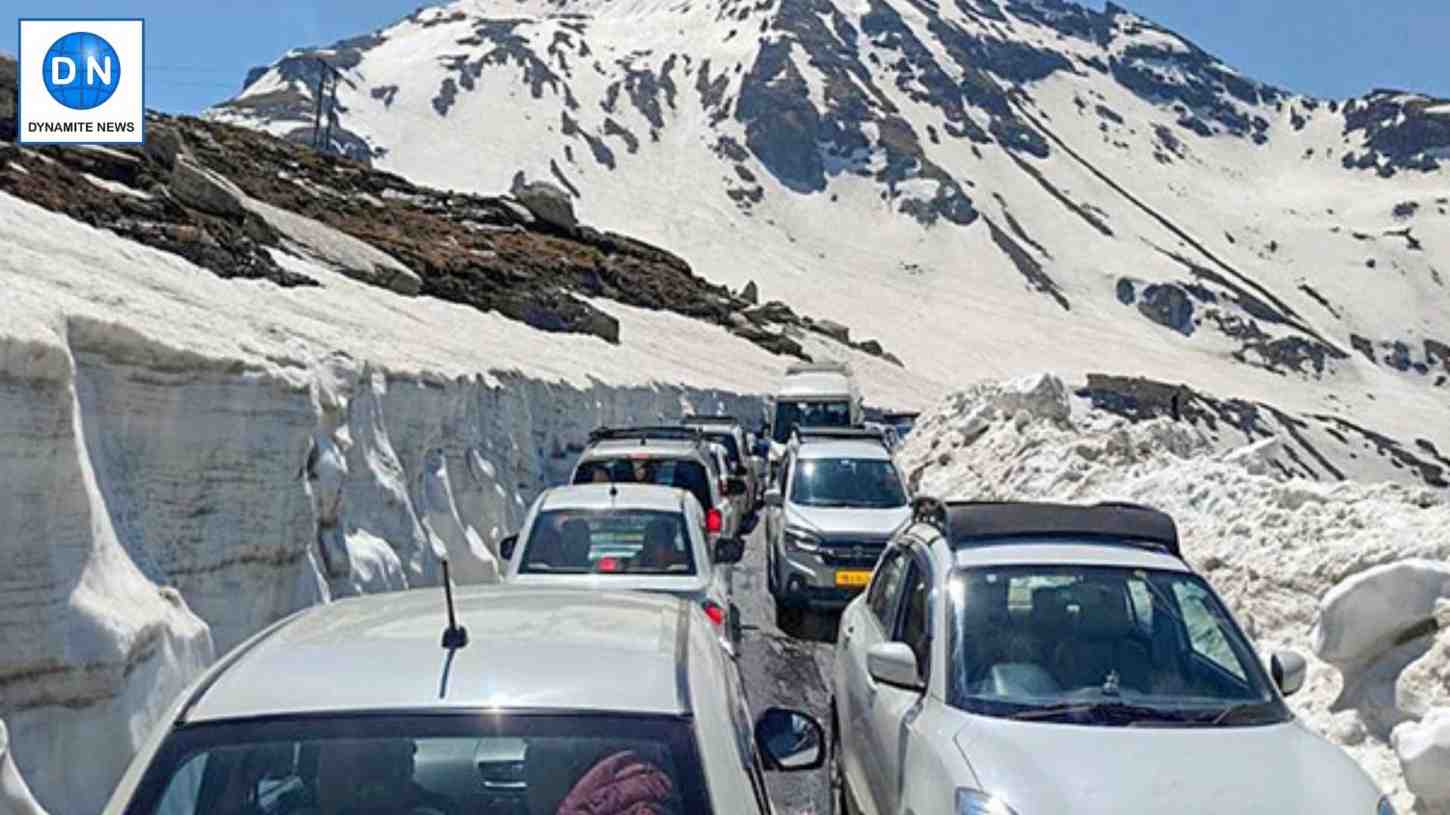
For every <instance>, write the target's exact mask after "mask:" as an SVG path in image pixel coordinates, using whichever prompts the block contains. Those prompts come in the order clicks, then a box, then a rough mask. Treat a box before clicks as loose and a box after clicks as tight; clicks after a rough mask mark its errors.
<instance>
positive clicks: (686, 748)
mask: <svg viewBox="0 0 1450 815" xmlns="http://www.w3.org/2000/svg"><path fill="white" fill-rule="evenodd" d="M625 778H635V779H644V780H647V781H649V783H647V784H640V785H637V786H635V787H631V790H632V792H631V794H642V795H644V797H643V798H641V799H640V800H639V801H636V803H641V804H644V805H647V808H646V809H644V810H643V811H649V812H690V813H694V812H701V813H709V812H710V811H711V810H710V804H709V801H708V800H706V798H705V794H704V792H703V790H704V787H705V784H704V779H703V774H702V768H701V766H700V764H699V758H698V754H697V753H696V752H695V747H694V737H693V734H692V733H691V731H690V729H689V725H688V724H686V723H685V722H683V721H676V720H668V719H662V718H658V717H650V718H644V717H630V716H525V715H498V716H492V715H491V716H486V717H480V716H477V715H458V716H451V715H429V716H416V717H406V716H367V717H328V718H325V719H307V718H301V719H272V720H260V721H251V722H234V723H217V724H202V725H195V726H191V727H187V728H183V729H180V730H177V731H176V732H174V733H173V734H171V735H170V736H168V737H167V740H166V742H165V744H163V746H162V748H161V750H160V751H159V752H158V753H157V756H156V758H155V759H154V760H153V762H152V764H151V766H150V767H149V768H148V769H147V771H146V773H145V775H144V777H143V778H142V781H141V784H140V786H139V788H138V790H137V792H136V794H135V796H134V797H133V799H132V800H131V802H130V803H129V805H128V807H127V809H126V810H125V811H126V813H127V815H201V814H202V813H208V815H212V814H214V813H215V814H218V815H311V814H312V813H365V812H387V813H423V812H427V813H438V815H472V814H473V813H499V814H500V815H505V814H506V815H531V813H536V812H548V813H554V812H558V811H570V812H573V811H584V810H585V809H586V808H587V807H586V806H585V804H584V803H583V802H586V801H589V800H591V799H595V798H598V797H601V796H603V797H608V796H610V795H616V796H617V795H619V794H621V789H623V788H624V787H625V786H626V785H625V784H624V783H623V781H622V779H625ZM642 790H650V791H649V792H647V793H644V792H642Z"/></svg>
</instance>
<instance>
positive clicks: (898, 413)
mask: <svg viewBox="0 0 1450 815" xmlns="http://www.w3.org/2000/svg"><path fill="white" fill-rule="evenodd" d="M919 418H921V412H920V411H915V410H890V411H885V412H883V413H882V414H881V421H883V422H886V423H887V424H901V423H902V422H914V421H916V420H917V419H919Z"/></svg>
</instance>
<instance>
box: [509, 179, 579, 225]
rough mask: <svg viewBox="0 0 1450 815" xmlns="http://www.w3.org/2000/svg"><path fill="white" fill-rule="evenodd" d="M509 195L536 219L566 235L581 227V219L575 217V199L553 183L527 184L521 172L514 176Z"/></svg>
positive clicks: (537, 182)
mask: <svg viewBox="0 0 1450 815" xmlns="http://www.w3.org/2000/svg"><path fill="white" fill-rule="evenodd" d="M509 194H510V195H512V196H513V197H514V198H516V199H518V202H519V203H520V204H523V205H524V208H525V209H527V210H528V211H529V213H530V214H532V215H533V216H534V217H535V218H538V219H539V220H540V221H543V222H544V223H546V224H548V225H549V226H552V227H554V228H555V229H558V230H560V231H562V232H564V233H565V234H569V233H571V232H573V230H574V229H575V228H576V227H578V226H579V219H578V218H577V217H575V215H574V201H573V199H571V198H570V197H569V193H568V192H566V191H565V190H564V189H563V188H561V187H560V186H559V185H558V184H555V183H554V182H552V181H533V182H526V181H524V174H523V173H522V172H519V173H517V174H515V175H514V180H513V185H512V186H511V187H510V188H509Z"/></svg>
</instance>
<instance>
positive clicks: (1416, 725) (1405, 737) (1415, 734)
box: [1392, 708, 1450, 812]
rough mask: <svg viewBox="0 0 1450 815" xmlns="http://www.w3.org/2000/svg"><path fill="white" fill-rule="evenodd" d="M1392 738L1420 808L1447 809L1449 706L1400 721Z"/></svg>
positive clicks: (1449, 787)
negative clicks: (1403, 721)
mask: <svg viewBox="0 0 1450 815" xmlns="http://www.w3.org/2000/svg"><path fill="white" fill-rule="evenodd" d="M1392 742H1393V743H1394V746H1395V753H1396V754H1397V755H1398V756H1399V757H1400V766H1401V767H1403V768H1404V772H1405V783H1406V784H1408V785H1409V787H1410V789H1411V790H1412V791H1413V792H1414V793H1415V796H1416V798H1417V799H1418V800H1419V804H1420V807H1421V809H1420V810H1419V811H1421V812H1426V811H1436V812H1447V811H1450V708H1436V709H1435V710H1434V711H1433V712H1432V713H1430V715H1428V716H1426V717H1425V718H1424V719H1423V720H1421V721H1419V722H1406V723H1404V724H1402V725H1400V726H1399V727H1397V728H1395V732H1394V735H1393V737H1392Z"/></svg>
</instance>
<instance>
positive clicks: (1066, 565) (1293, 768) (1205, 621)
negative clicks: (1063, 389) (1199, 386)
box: [832, 499, 1393, 815]
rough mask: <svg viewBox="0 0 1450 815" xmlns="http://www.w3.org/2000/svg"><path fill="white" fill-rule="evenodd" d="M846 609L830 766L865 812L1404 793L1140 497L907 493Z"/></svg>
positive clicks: (1156, 812)
mask: <svg viewBox="0 0 1450 815" xmlns="http://www.w3.org/2000/svg"><path fill="white" fill-rule="evenodd" d="M914 508H915V511H916V520H915V522H914V523H913V524H911V525H910V526H909V527H908V528H906V529H905V530H903V531H902V532H901V533H899V534H898V535H896V536H895V538H894V539H893V541H892V543H891V545H890V546H889V548H888V549H887V550H886V551H885V553H883V555H882V559H881V561H880V563H879V565H878V566H877V568H876V572H875V575H874V576H873V578H872V582H871V585H870V587H869V588H868V589H867V592H866V593H865V594H864V595H862V596H861V597H860V598H858V599H857V600H856V601H855V602H853V603H852V604H851V605H850V606H849V607H848V608H847V609H846V611H845V613H844V616H843V617H842V619H841V631H840V636H839V638H838V643H837V647H836V659H835V675H834V680H833V689H832V690H833V698H832V719H833V742H834V750H833V756H832V758H833V761H832V775H833V780H834V782H835V784H836V785H837V789H838V790H839V798H840V801H839V803H838V808H839V809H840V811H843V812H848V813H866V814H867V815H900V814H901V813H915V815H967V813H974V814H979V815H1013V814H1015V815H1044V813H1051V815H1108V813H1114V814H1115V815H1116V813H1135V815H1170V814H1171V815H1209V813H1214V814H1215V815H1216V813H1219V812H1224V811H1232V812H1235V813H1254V814H1256V815H1283V814H1284V813H1325V814H1326V815H1385V814H1386V813H1392V812H1393V810H1392V808H1391V807H1390V804H1389V802H1388V801H1387V800H1386V799H1385V798H1383V797H1381V795H1380V792H1379V791H1378V790H1377V789H1376V788H1375V785H1374V783H1373V782H1372V781H1371V780H1370V778H1369V777H1368V776H1367V775H1366V774H1365V772H1364V771H1363V770H1362V769H1360V767H1359V766H1358V765H1356V764H1355V763H1354V761H1353V760H1351V759H1350V758H1349V756H1348V755H1346V754H1345V753H1344V752H1343V751H1342V750H1340V749H1339V748H1337V747H1335V746H1334V745H1332V744H1330V743H1329V742H1327V741H1325V740H1324V739H1323V738H1321V737H1320V736H1319V735H1317V734H1316V733H1314V732H1313V731H1311V730H1310V729H1309V728H1308V727H1306V726H1305V725H1304V724H1303V723H1302V722H1300V721H1298V720H1297V719H1296V718H1295V716H1294V714H1293V712H1292V711H1290V709H1289V708H1288V707H1287V706H1286V705H1285V704H1284V699H1283V697H1284V696H1287V695H1289V694H1292V693H1293V692H1294V691H1295V690H1297V689H1298V687H1299V686H1300V684H1301V683H1302V682H1303V679H1304V669H1305V663H1304V660H1303V658H1302V657H1300V656H1298V655H1295V654H1291V653H1284V654H1277V655H1275V656H1274V657H1272V658H1271V659H1270V660H1269V661H1268V664H1267V665H1263V664H1261V663H1260V660H1259V658H1258V657H1257V656H1255V654H1254V651H1253V649H1252V647H1251V645H1250V643H1249V641H1248V639H1247V638H1246V637H1245V636H1244V634H1243V633H1242V631H1241V630H1240V629H1239V627H1238V625H1237V624H1236V623H1235V622H1234V621H1233V619H1232V617H1231V616H1230V614H1229V612H1228V610H1227V609H1226V608H1225V607H1224V605H1223V603H1222V602H1221V601H1220V600H1219V599H1218V597H1217V596H1216V595H1215V593H1214V591H1213V589H1212V588H1210V587H1209V585H1208V583H1207V582H1205V581H1204V580H1203V578H1202V577H1200V576H1198V575H1197V574H1195V573H1194V572H1193V571H1192V569H1191V568H1190V567H1189V566H1188V565H1187V564H1186V563H1185V562H1184V561H1183V559H1182V558H1181V556H1180V555H1179V550H1178V538H1177V531H1176V529H1175V527H1174V525H1173V521H1172V520H1171V519H1170V518H1169V517H1168V516H1166V515H1164V514H1162V513H1160V512H1156V511H1154V510H1151V509H1147V508H1143V507H1134V506H1128V505H1099V506H1093V507H1081V506H1066V505H1048V504H971V503H962V504H952V505H943V504H941V503H940V502H933V501H931V500H930V499H925V500H923V499H918V500H917V502H916V503H915V507H914Z"/></svg>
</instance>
